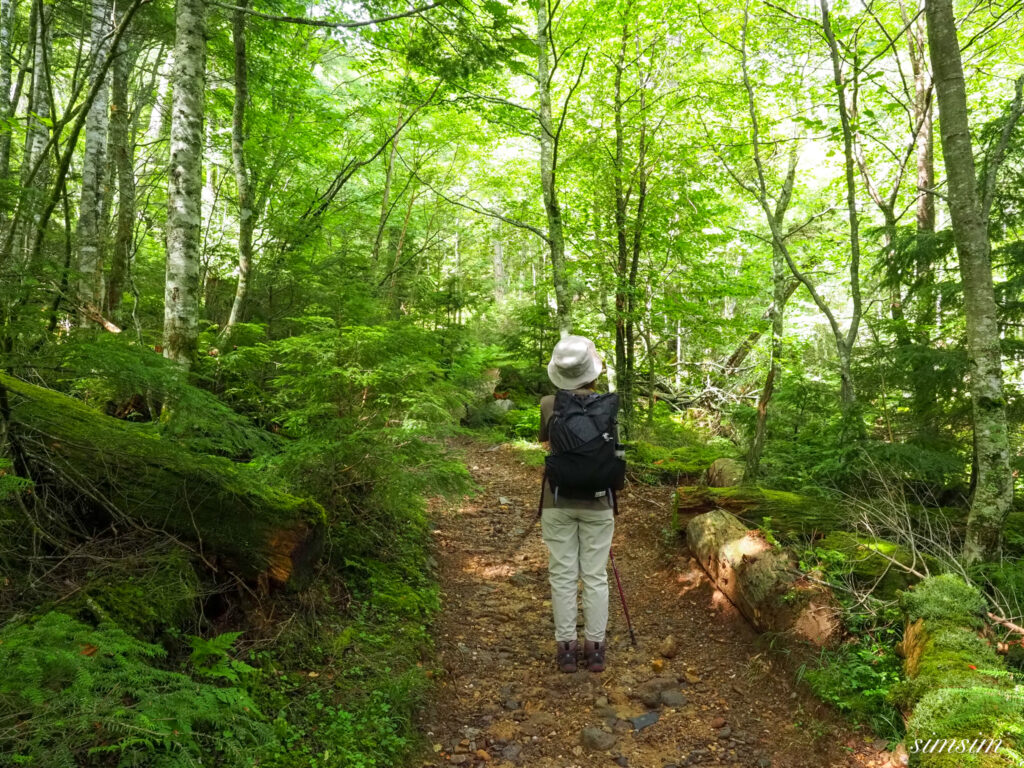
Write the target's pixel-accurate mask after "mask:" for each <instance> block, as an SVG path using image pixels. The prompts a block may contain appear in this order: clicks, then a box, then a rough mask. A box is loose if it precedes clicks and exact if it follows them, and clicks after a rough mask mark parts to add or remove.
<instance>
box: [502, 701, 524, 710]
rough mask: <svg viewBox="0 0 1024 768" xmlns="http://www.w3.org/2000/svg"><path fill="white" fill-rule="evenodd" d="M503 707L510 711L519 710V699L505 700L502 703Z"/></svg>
mask: <svg viewBox="0 0 1024 768" xmlns="http://www.w3.org/2000/svg"><path fill="white" fill-rule="evenodd" d="M501 706H503V707H504V708H505V709H508V710H516V709H519V706H520V704H519V700H518V699H505V700H504V701H503V702H501Z"/></svg>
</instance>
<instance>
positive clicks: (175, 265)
mask: <svg viewBox="0 0 1024 768" xmlns="http://www.w3.org/2000/svg"><path fill="white" fill-rule="evenodd" d="M205 69H206V2H205V0H178V3H177V9H176V18H175V40H174V68H173V70H172V73H171V87H172V89H173V96H172V98H171V166H170V171H169V173H168V180H169V189H168V212H167V273H166V283H165V285H164V357H167V358H170V359H171V360H175V361H177V362H179V363H181V364H182V365H184V366H186V367H189V366H191V364H192V361H193V360H194V359H195V356H196V350H197V340H198V320H199V318H198V313H199V236H200V226H201V211H202V192H203V107H204V99H205V96H206V88H205V80H206V71H205Z"/></svg>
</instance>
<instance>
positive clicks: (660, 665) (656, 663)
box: [651, 659, 665, 672]
mask: <svg viewBox="0 0 1024 768" xmlns="http://www.w3.org/2000/svg"><path fill="white" fill-rule="evenodd" d="M664 668H665V660H664V659H652V660H651V669H653V670H654V671H655V672H661V670H663V669H664Z"/></svg>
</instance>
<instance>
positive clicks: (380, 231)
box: [372, 109, 405, 268]
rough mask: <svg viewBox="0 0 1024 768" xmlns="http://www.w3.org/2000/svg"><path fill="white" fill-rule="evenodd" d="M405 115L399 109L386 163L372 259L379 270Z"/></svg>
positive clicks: (403, 111)
mask: <svg viewBox="0 0 1024 768" xmlns="http://www.w3.org/2000/svg"><path fill="white" fill-rule="evenodd" d="M404 115H405V110H404V109H399V110H398V120H397V121H396V122H395V130H394V135H393V137H392V139H391V146H390V147H388V154H387V157H386V159H385V161H384V162H385V164H384V192H383V193H382V195H381V201H380V220H379V221H378V222H377V236H376V237H375V238H374V239H373V254H372V257H373V266H374V268H377V266H378V264H379V263H380V247H381V244H382V243H383V241H384V230H385V228H386V227H387V223H388V218H389V217H390V215H391V182H392V180H393V179H394V175H395V154H396V152H397V151H398V130H399V128H401V127H402V120H403V118H404ZM396 202H397V201H396Z"/></svg>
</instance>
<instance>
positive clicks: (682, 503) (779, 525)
mask: <svg viewBox="0 0 1024 768" xmlns="http://www.w3.org/2000/svg"><path fill="white" fill-rule="evenodd" d="M676 507H677V512H678V515H679V520H680V524H681V525H682V526H683V527H685V526H686V523H687V522H689V520H690V519H691V518H692V517H694V516H695V515H699V514H703V513H705V512H710V511H711V510H713V509H724V510H726V511H728V512H731V513H733V514H734V515H736V516H737V517H739V518H741V519H742V520H744V521H745V522H747V523H749V524H751V525H755V526H760V525H762V523H763V521H764V518H766V517H767V518H771V519H770V521H769V524H768V527H770V528H771V529H772V530H773V531H778V532H780V533H782V534H784V535H785V536H787V537H791V536H795V535H798V534H804V535H810V534H812V533H815V532H822V531H830V530H833V529H834V528H837V527H839V526H840V520H841V515H840V512H839V509H838V508H837V506H836V505H835V504H834V503H832V502H829V501H828V500H826V499H819V498H811V497H809V496H801V495H800V494H798V493H790V492H789V491H776V490H772V489H769V488H759V487H757V486H745V485H737V486H730V487H726V488H709V487H706V486H683V487H680V488H679V489H678V490H677V492H676Z"/></svg>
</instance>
